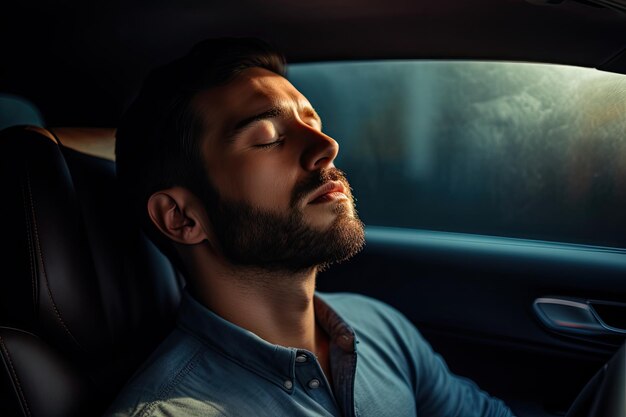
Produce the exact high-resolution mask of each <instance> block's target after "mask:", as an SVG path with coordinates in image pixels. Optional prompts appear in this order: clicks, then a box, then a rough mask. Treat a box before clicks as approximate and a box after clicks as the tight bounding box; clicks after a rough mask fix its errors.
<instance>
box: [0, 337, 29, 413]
mask: <svg viewBox="0 0 626 417" xmlns="http://www.w3.org/2000/svg"><path fill="white" fill-rule="evenodd" d="M0 347H1V348H2V351H3V352H4V356H5V357H6V358H7V361H8V363H9V368H11V374H12V376H13V379H14V380H15V383H16V384H17V391H18V395H19V396H20V399H21V400H22V403H23V404H24V407H26V414H27V415H29V416H30V415H31V413H30V408H29V407H28V402H27V401H26V397H25V396H24V391H22V385H21V384H20V379H19V378H18V377H17V372H15V368H14V367H13V361H12V360H11V354H10V353H9V349H8V348H7V347H6V345H5V344H4V340H2V337H0Z"/></svg>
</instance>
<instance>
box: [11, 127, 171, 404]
mask: <svg viewBox="0 0 626 417" xmlns="http://www.w3.org/2000/svg"><path fill="white" fill-rule="evenodd" d="M52 132H54V133H52ZM52 132H51V131H47V130H44V129H42V128H35V127H25V126H20V127H12V128H9V129H5V130H4V131H2V132H0V180H1V181H2V182H3V185H4V187H3V192H2V204H0V215H1V217H0V219H3V220H4V225H5V227H3V235H2V239H3V245H2V250H1V251H0V258H1V260H2V266H3V271H2V272H0V326H2V328H1V329H0V358H1V360H0V390H2V391H0V415H2V416H4V415H25V416H53V415H54V416H56V415H59V416H61V415H63V416H69V415H95V414H98V413H99V412H100V411H102V409H103V408H104V407H106V405H107V404H108V403H109V402H110V401H111V400H112V398H113V397H114V396H115V394H116V393H117V391H118V390H119V389H120V388H121V386H122V385H123V383H124V382H125V380H126V379H127V378H128V377H129V376H130V375H131V374H132V372H133V370H134V369H135V368H136V367H137V366H138V365H139V364H140V363H141V362H142V361H143V359H145V358H146V357H147V355H148V354H149V353H150V351H151V350H152V349H154V348H155V347H156V345H157V344H158V342H159V341H160V340H161V339H162V338H163V337H164V336H165V335H166V334H167V333H168V332H169V330H170V329H171V326H172V324H173V318H174V315H175V314H174V313H175V311H176V309H177V307H178V303H179V300H180V291H181V288H182V285H183V282H182V279H181V278H180V275H179V274H177V273H176V271H175V270H174V268H173V267H172V265H171V264H170V262H169V261H168V260H167V258H165V257H164V256H163V255H162V254H161V253H160V252H159V251H158V250H157V249H156V247H155V246H154V245H153V244H152V243H151V242H150V241H149V240H147V239H146V237H145V236H144V235H143V234H142V232H141V231H140V229H139V228H138V226H137V225H136V223H135V221H134V219H133V216H132V212H131V210H130V208H129V206H128V204H126V202H125V201H124V199H123V198H121V197H120V195H119V194H118V191H117V187H116V183H115V164H114V162H113V161H112V160H111V159H112V155H113V151H112V149H113V143H114V137H113V135H114V131H113V130H112V129H109V130H95V129H55V130H53V131H52ZM63 144H65V145H70V144H71V145H72V147H73V148H75V149H72V148H70V147H69V146H64V145H63ZM77 149H78V150H77ZM2 364H4V369H2ZM3 371H4V373H2V372H3Z"/></svg>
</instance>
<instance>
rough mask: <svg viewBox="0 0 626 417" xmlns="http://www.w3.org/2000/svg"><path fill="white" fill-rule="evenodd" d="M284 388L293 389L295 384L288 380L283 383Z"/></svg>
mask: <svg viewBox="0 0 626 417" xmlns="http://www.w3.org/2000/svg"><path fill="white" fill-rule="evenodd" d="M283 387H285V389H291V388H293V382H291V381H290V380H286V381H285V382H283Z"/></svg>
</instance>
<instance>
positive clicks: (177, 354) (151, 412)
mask: <svg viewBox="0 0 626 417" xmlns="http://www.w3.org/2000/svg"><path fill="white" fill-rule="evenodd" d="M205 352H206V349H205V348H204V346H203V344H202V343H201V342H200V341H198V340H197V339H195V338H194V337H192V336H190V335H188V334H186V333H185V332H184V331H181V330H180V329H175V330H174V331H172V333H170V335H169V336H168V337H167V338H166V339H165V340H164V341H163V342H162V343H161V344H160V345H159V346H158V348H157V349H156V350H155V351H154V352H153V353H152V355H150V357H149V358H148V359H147V360H146V361H145V362H144V363H143V365H142V366H141V367H140V368H139V369H138V370H137V371H136V372H135V374H134V375H133V376H132V378H131V379H130V380H129V381H128V382H127V383H126V386H125V387H124V389H123V390H122V392H121V393H120V394H119V395H118V397H117V398H116V400H115V402H114V403H113V405H112V406H111V407H110V408H109V410H108V411H107V413H106V414H105V416H111V417H113V416H120V417H121V416H133V417H134V416H142V417H143V416H146V417H148V416H150V417H152V416H160V415H164V414H162V413H161V412H159V411H158V409H160V408H162V407H163V400H164V399H166V398H168V397H169V396H170V395H171V393H172V392H174V391H176V389H177V385H179V384H180V383H181V381H182V380H184V379H185V378H186V377H187V376H188V375H189V374H191V373H193V372H194V368H195V367H196V365H197V364H198V362H199V361H200V360H201V358H202V355H203V354H205ZM165 415H166V414H165ZM216 415H218V414H216Z"/></svg>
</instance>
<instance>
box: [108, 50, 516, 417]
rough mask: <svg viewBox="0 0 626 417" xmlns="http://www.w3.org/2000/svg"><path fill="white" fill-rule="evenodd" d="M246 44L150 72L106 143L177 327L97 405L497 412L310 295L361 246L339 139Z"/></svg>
mask: <svg viewBox="0 0 626 417" xmlns="http://www.w3.org/2000/svg"><path fill="white" fill-rule="evenodd" d="M284 75H285V63H284V59H283V57H282V56H281V55H280V54H278V53H277V52H275V51H274V50H272V49H271V48H270V47H269V46H268V45H267V44H265V43H264V42H261V41H259V40H254V39H217V40H208V41H204V42H202V43H200V44H199V45H196V47H194V49H193V50H192V51H191V52H190V53H189V54H188V55H186V56H185V57H183V58H181V59H179V60H177V61H175V62H173V63H171V64H169V65H166V66H165V67H162V68H160V69H158V70H156V71H154V72H153V73H152V74H151V76H150V77H149V79H148V80H147V81H146V82H145V84H144V86H143V89H142V91H141V93H140V94H139V97H138V98H137V99H136V101H135V103H134V104H133V105H132V107H131V109H130V110H129V112H128V113H127V114H126V116H125V118H124V120H123V123H122V124H121V126H120V127H119V130H118V136H117V148H116V153H117V166H118V176H119V181H120V184H121V185H122V187H123V188H124V190H125V191H126V194H127V195H128V198H129V201H130V203H131V204H132V205H133V207H134V208H135V210H136V211H137V214H138V215H139V218H140V220H141V221H142V223H143V226H144V228H145V230H146V231H147V233H148V234H149V235H150V236H151V237H152V239H153V240H154V241H155V242H156V243H157V244H158V245H159V246H160V247H161V249H162V250H163V251H164V252H166V253H167V254H168V255H169V256H170V258H171V259H172V261H173V262H174V263H175V264H176V265H177V266H178V267H179V268H180V269H181V270H182V271H183V272H184V274H185V277H186V279H187V291H188V293H186V294H185V295H184V298H183V301H182V305H181V308H180V312H179V318H178V324H177V327H176V329H175V330H174V331H173V332H172V333H171V335H170V336H169V337H168V338H167V339H166V340H165V341H164V342H163V343H162V344H161V346H160V347H159V348H158V349H157V351H156V352H155V353H154V354H153V355H152V356H151V358H150V359H149V360H148V361H147V362H146V363H145V364H144V365H143V367H142V368H141V369H140V370H139V371H138V372H137V373H136V375H135V376H134V377H133V378H132V379H131V381H130V382H129V383H128V384H127V386H126V388H125V389H124V391H123V392H122V394H121V395H120V396H119V398H118V399H117V401H116V402H115V404H114V405H113V406H112V407H111V408H110V410H109V412H108V414H109V415H114V416H187V415H193V416H362V417H366V416H394V417H400V416H416V415H419V416H463V417H468V416H510V415H511V412H510V411H509V410H508V408H506V406H505V405H504V404H502V402H500V401H499V400H496V399H493V398H490V397H489V396H488V395H487V394H485V393H484V392H482V391H480V390H479V389H478V388H477V387H476V386H475V385H474V384H473V383H472V382H470V381H468V380H465V379H462V378H458V377H456V376H453V375H451V374H450V373H449V371H448V369H447V368H446V366H445V364H444V363H443V361H442V360H441V358H440V357H439V356H437V355H436V354H434V353H433V352H432V350H431V348H430V347H429V345H428V344H427V343H426V342H425V341H424V340H423V339H422V337H421V336H420V335H419V333H418V332H417V330H416V329H415V328H414V327H413V326H412V325H411V323H409V322H408V321H407V320H406V319H405V318H404V317H403V316H402V315H401V314H400V313H398V312H397V311H395V310H394V309H392V308H391V307H389V306H386V305H384V304H382V303H380V302H377V301H374V300H372V299H369V298H366V297H362V296H357V295H350V294H316V293H315V278H316V274H317V272H318V271H319V270H320V269H322V268H325V267H327V266H329V265H330V264H332V263H334V262H340V261H342V260H346V259H348V258H350V257H351V256H353V255H354V254H356V253H357V252H358V251H359V250H360V249H361V248H362V246H363V244H364V231H363V224H362V223H361V221H360V220H359V218H358V216H357V213H356V210H355V207H354V201H353V198H352V192H351V189H350V186H349V184H348V181H347V180H346V178H345V176H344V174H343V173H342V172H341V171H339V170H338V169H337V168H336V167H335V166H334V159H335V157H336V156H337V153H338V151H339V147H338V145H337V142H335V141H334V140H333V139H332V138H330V137H329V136H327V135H326V134H325V133H323V130H322V121H321V120H320V117H319V116H318V114H317V113H316V112H315V110H314V109H313V107H312V106H311V104H310V103H309V102H308V101H307V99H306V98H305V97H304V96H302V95H301V94H300V93H299V92H298V91H297V90H296V89H295V88H294V87H293V86H292V85H291V84H290V83H289V81H287V79H285V78H284Z"/></svg>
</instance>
